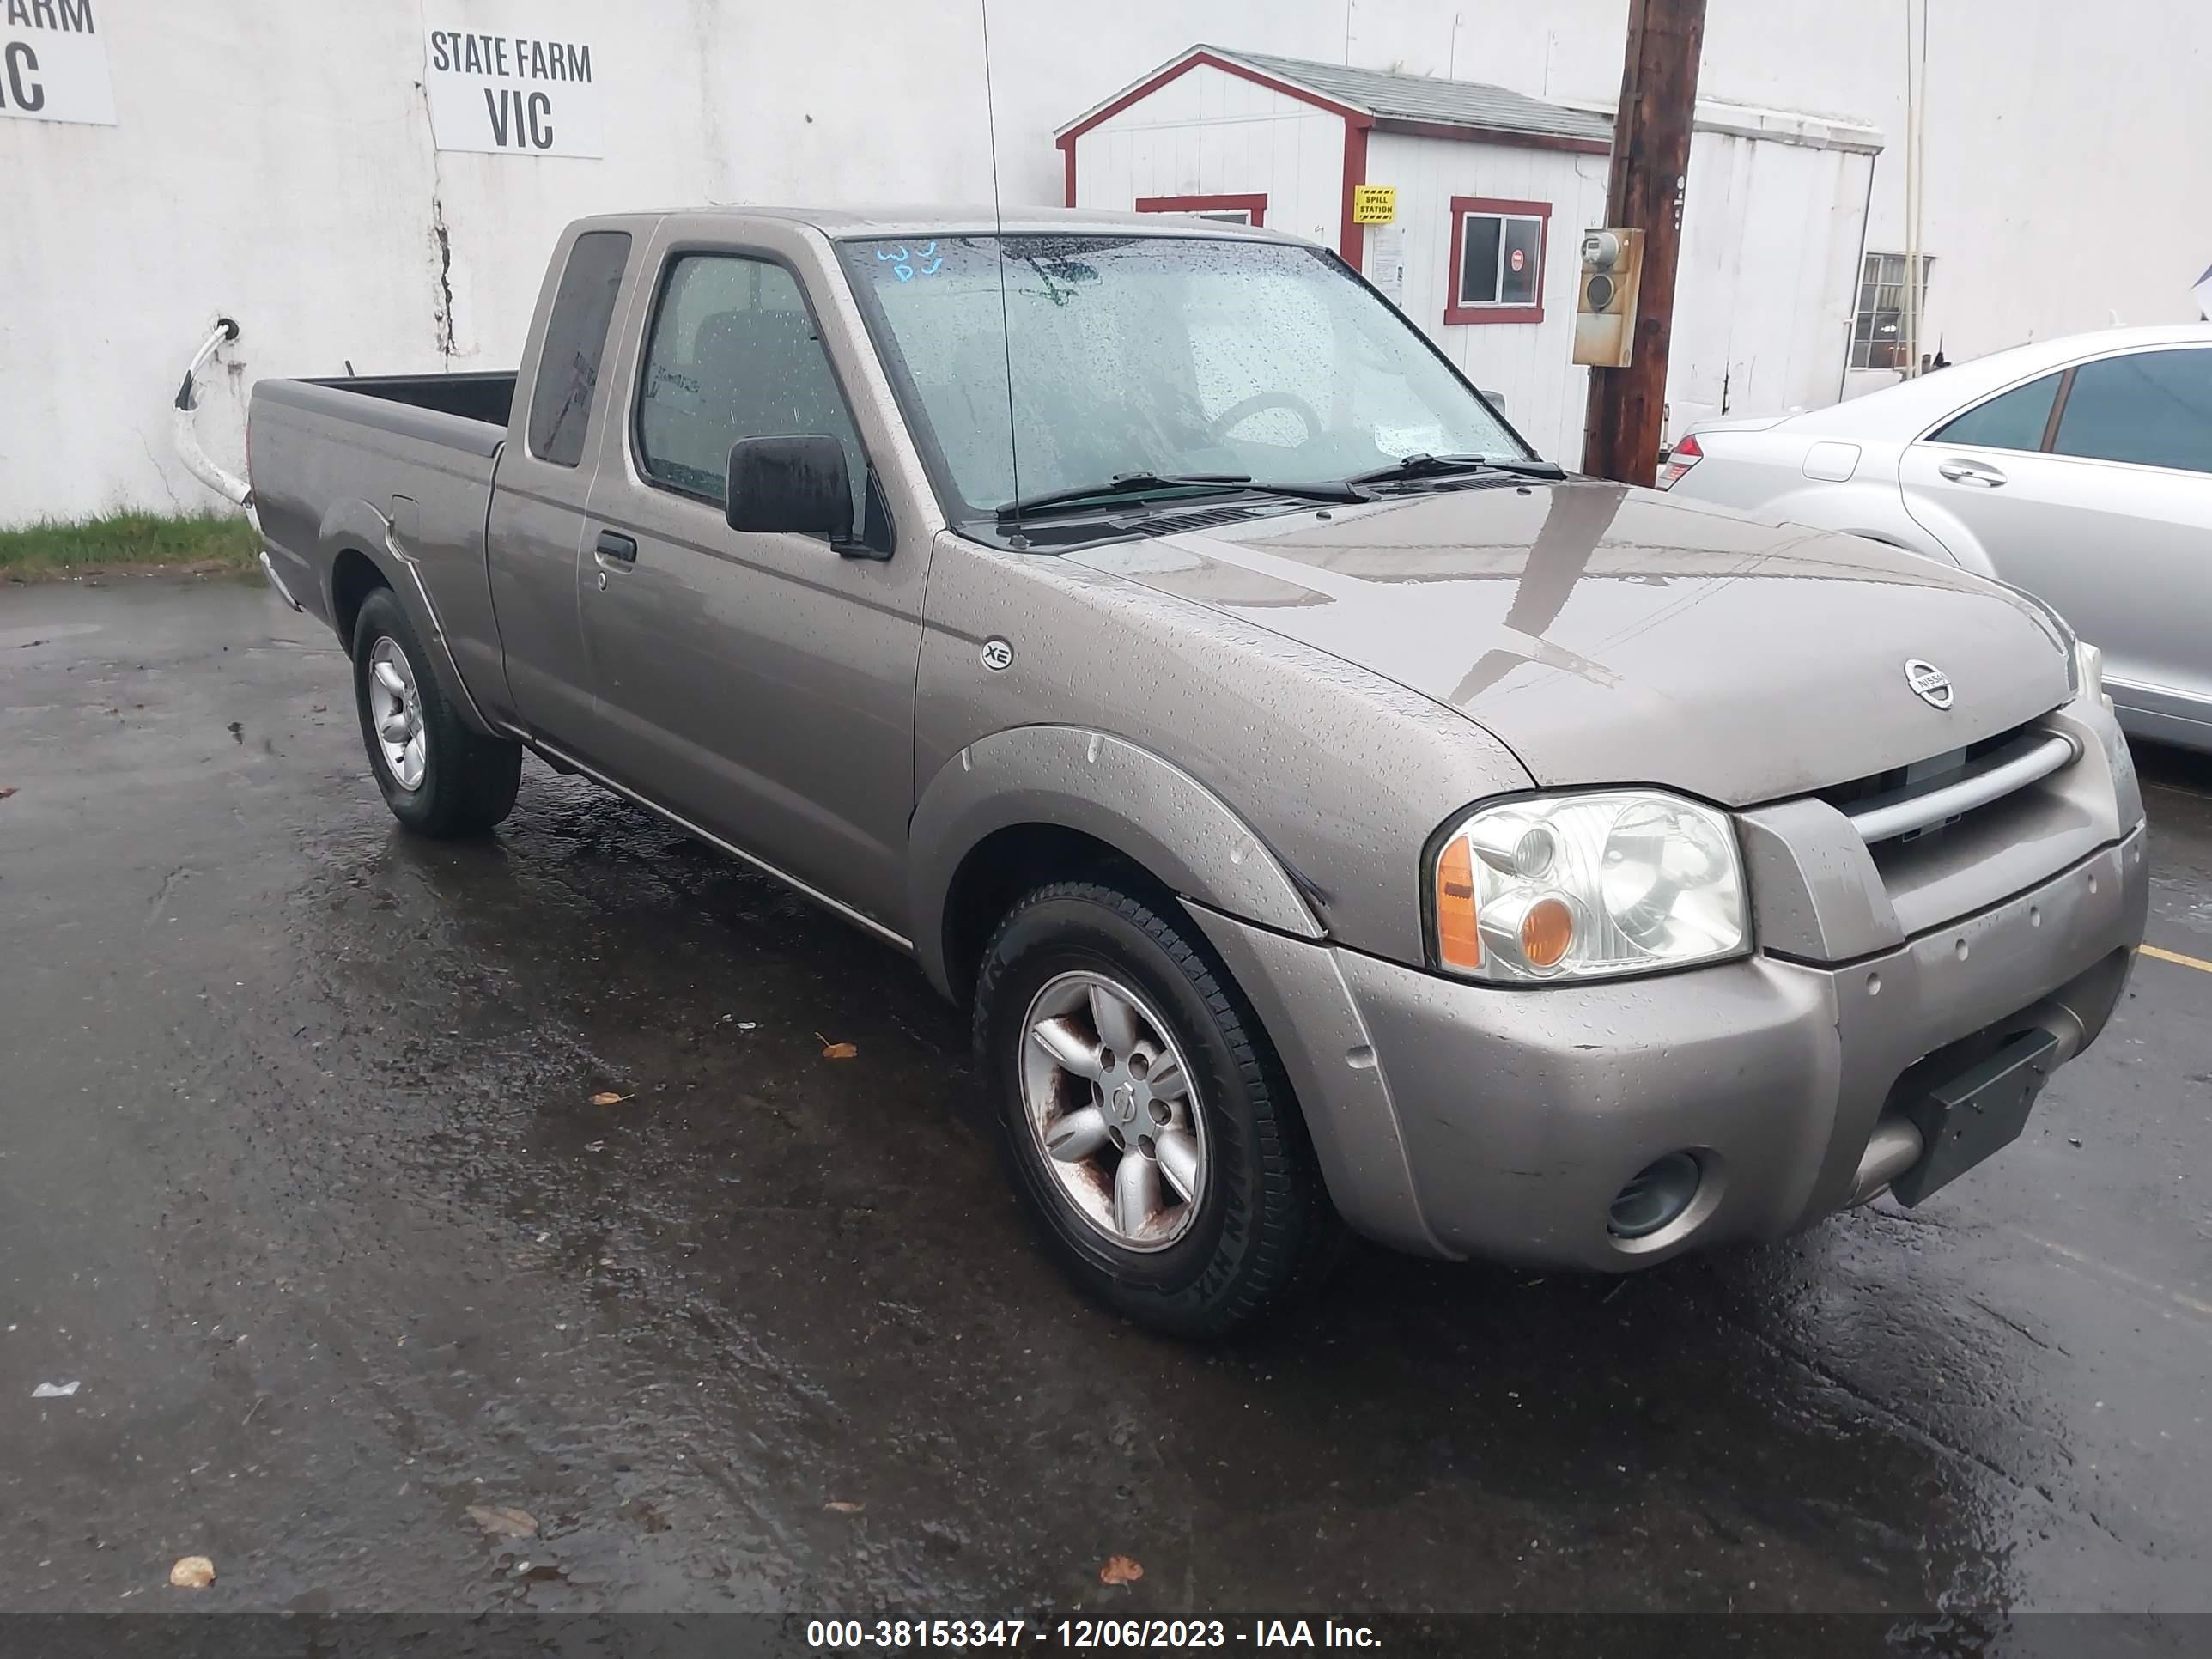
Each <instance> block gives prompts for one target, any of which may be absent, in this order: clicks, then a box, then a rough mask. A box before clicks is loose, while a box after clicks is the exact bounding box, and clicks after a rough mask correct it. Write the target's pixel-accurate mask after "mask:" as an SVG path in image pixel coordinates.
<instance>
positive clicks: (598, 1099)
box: [592, 1093, 637, 1106]
mask: <svg viewBox="0 0 2212 1659" xmlns="http://www.w3.org/2000/svg"><path fill="white" fill-rule="evenodd" d="M636 1098H637V1097H636V1096H635V1094H628V1095H617V1094H613V1093H607V1094H597V1095H593V1096H592V1105H594V1106H619V1105H621V1104H622V1103H623V1102H624V1101H625V1100H635V1099H636Z"/></svg>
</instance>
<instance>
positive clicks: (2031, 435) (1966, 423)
mask: <svg viewBox="0 0 2212 1659" xmlns="http://www.w3.org/2000/svg"><path fill="white" fill-rule="evenodd" d="M2063 379H2065V376H2064V374H2046V375H2045V376H2044V377H2043V378H2042V379H2041V380H2031V381H2029V382H2028V383H2027V385H2026V386H2015V387H2014V388H2013V389H2012V390H2011V391H2009V392H2000V393H1999V394H1998V395H1997V396H1996V397H1994V398H1990V400H1989V402H1987V403H1985V404H1976V405H1975V406H1974V407H1973V408H1972V409H1970V410H1967V411H1966V413H1965V414H1963V415H1961V416H1959V417H1958V418H1957V419H1956V420H1954V421H1953V422H1950V423H1949V424H1948V425H1947V426H1944V427H1942V428H1939V429H1938V430H1936V432H1934V433H1931V434H1930V435H1929V437H1930V438H1931V440H1932V441H1935V442H1936V443H1941V444H1978V445H1980V446H1981V447H1983V448H1984V449H2040V448H2042V447H2043V435H2044V433H2045V430H2047V429H2048V428H2049V427H2050V425H2051V404H2052V403H2053V402H2055V401H2056V400H2057V397H2058V383H2059V381H2060V380H2063Z"/></svg>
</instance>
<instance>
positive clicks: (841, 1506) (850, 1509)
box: [822, 1498, 868, 1515]
mask: <svg viewBox="0 0 2212 1659" xmlns="http://www.w3.org/2000/svg"><path fill="white" fill-rule="evenodd" d="M822 1507H823V1509H825V1510H836V1512H837V1513H838V1514H840V1515H858V1514H859V1513H860V1511H861V1510H864V1509H866V1508H867V1507H868V1506H867V1505H866V1504H848V1503H847V1502H846V1501H845V1500H844V1499H843V1498H831V1499H830V1500H829V1502H828V1503H826V1504H823V1506H822Z"/></svg>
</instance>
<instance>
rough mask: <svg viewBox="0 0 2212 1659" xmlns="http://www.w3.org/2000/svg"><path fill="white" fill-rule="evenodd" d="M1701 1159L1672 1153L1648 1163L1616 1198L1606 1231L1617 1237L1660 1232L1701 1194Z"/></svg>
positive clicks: (1607, 1219) (1633, 1236)
mask: <svg viewBox="0 0 2212 1659" xmlns="http://www.w3.org/2000/svg"><path fill="white" fill-rule="evenodd" d="M1698 1177H1699V1171H1698V1160H1697V1159H1696V1158H1692V1157H1691V1156H1690V1154H1689V1153H1687V1152H1669V1153H1668V1154H1667V1156H1666V1157H1664V1158H1660V1159H1658V1160H1657V1161H1656V1163H1651V1164H1645V1165H1644V1168H1643V1169H1641V1170H1638V1171H1637V1174H1636V1179H1635V1180H1633V1181H1632V1182H1629V1183H1628V1184H1627V1185H1626V1187H1623V1188H1621V1189H1620V1195H1619V1196H1618V1197H1616V1198H1615V1199H1614V1200H1613V1208H1612V1210H1611V1212H1609V1213H1608V1214H1607V1218H1606V1231H1608V1232H1610V1233H1611V1234H1612V1235H1613V1237H1615V1238H1644V1237H1648V1236H1649V1235H1650V1234H1652V1233H1656V1232H1657V1231H1659V1230H1660V1229H1661V1228H1662V1227H1663V1226H1665V1225H1667V1224H1668V1222H1670V1221H1673V1220H1674V1218H1676V1217H1678V1216H1680V1214H1681V1213H1682V1212H1683V1211H1685V1210H1686V1209H1688V1208H1689V1207H1690V1200H1692V1199H1693V1198H1695V1197H1696V1196H1697V1195H1698Z"/></svg>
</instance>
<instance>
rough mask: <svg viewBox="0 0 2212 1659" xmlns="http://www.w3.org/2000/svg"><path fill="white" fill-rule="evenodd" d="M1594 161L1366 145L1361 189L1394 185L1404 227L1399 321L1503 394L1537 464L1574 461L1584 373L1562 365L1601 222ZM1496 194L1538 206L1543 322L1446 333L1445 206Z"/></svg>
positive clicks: (1396, 142) (1440, 145)
mask: <svg viewBox="0 0 2212 1659" xmlns="http://www.w3.org/2000/svg"><path fill="white" fill-rule="evenodd" d="M1605 176H1606V161H1605V157H1603V156H1602V155H1576V154H1574V153H1573V152H1571V151H1569V150H1557V149H1521V148H1508V147H1505V146H1503V145H1498V144H1473V143H1462V142H1460V141H1457V140H1455V139H1446V138H1412V137H1404V136H1402V135H1400V134H1396V133H1376V134H1373V135H1371V136H1370V137H1369V139H1368V141H1367V179H1368V182H1369V183H1370V184H1376V185H1396V186H1397V190H1398V219H1399V222H1400V224H1401V226H1402V227H1403V228H1404V233H1405V239H1406V240H1405V255H1406V283H1405V298H1404V301H1403V309H1404V310H1405V313H1406V314H1407V317H1409V318H1410V319H1412V320H1413V322H1414V323H1416V324H1417V325H1419V327H1420V328H1421V329H1422V330H1423V331H1425V333H1427V334H1428V335H1429V337H1431V338H1432V339H1434V340H1435V341H1436V342H1437V344H1439V345H1440V346H1442V347H1443V349H1444V352H1445V355H1446V356H1449V357H1450V358H1451V360H1452V361H1453V362H1455V363H1457V364H1458V365H1459V366H1460V368H1461V369H1462V372H1463V373H1465V374H1466V375H1467V377H1468V379H1469V380H1473V381H1474V383H1475V384H1476V385H1477V386H1480V387H1482V388H1483V389H1484V390H1485V391H1487V392H1503V393H1504V397H1505V415H1506V418H1507V419H1508V420H1510V421H1511V422H1513V424H1514V426H1515V427H1516V428H1518V429H1519V430H1520V432H1521V434H1522V436H1523V437H1525V438H1527V439H1528V441H1530V442H1531V443H1533V444H1534V445H1535V446H1536V447H1537V448H1538V449H1539V450H1540V451H1541V452H1542V453H1544V454H1546V455H1547V456H1552V457H1554V458H1557V459H1562V460H1565V461H1566V462H1568V463H1569V464H1570V465H1572V464H1577V463H1579V461H1580V460H1581V459H1582V447H1583V445H1582V432H1583V404H1584V400H1585V398H1587V395H1588V392H1587V386H1588V380H1589V371H1588V370H1586V369H1582V368H1576V367H1575V366H1574V364H1573V363H1572V362H1570V361H1569V359H1570V358H1571V356H1573V352H1574V341H1575V285H1576V280H1577V275H1578V273H1579V270H1580V268H1581V267H1580V263H1579V258H1578V250H1579V248H1580V246H1581V242H1582V232H1583V227H1584V226H1585V225H1594V224H1598V223H1601V222H1602V221H1603V219H1604V217H1605ZM1455 196H1487V197H1505V198H1507V199H1509V200H1512V201H1526V202H1550V203H1552V204H1553V210H1552V219H1551V229H1550V233H1549V235H1548V238H1547V243H1546V246H1545V270H1544V271H1543V273H1542V276H1543V292H1544V320H1543V321H1542V322H1541V323H1474V324H1460V325H1448V324H1446V323H1445V321H1444V306H1445V303H1446V301H1447V300H1448V298H1449V290H1450V287H1451V239H1452V218H1451V198H1452V197H1455Z"/></svg>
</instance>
